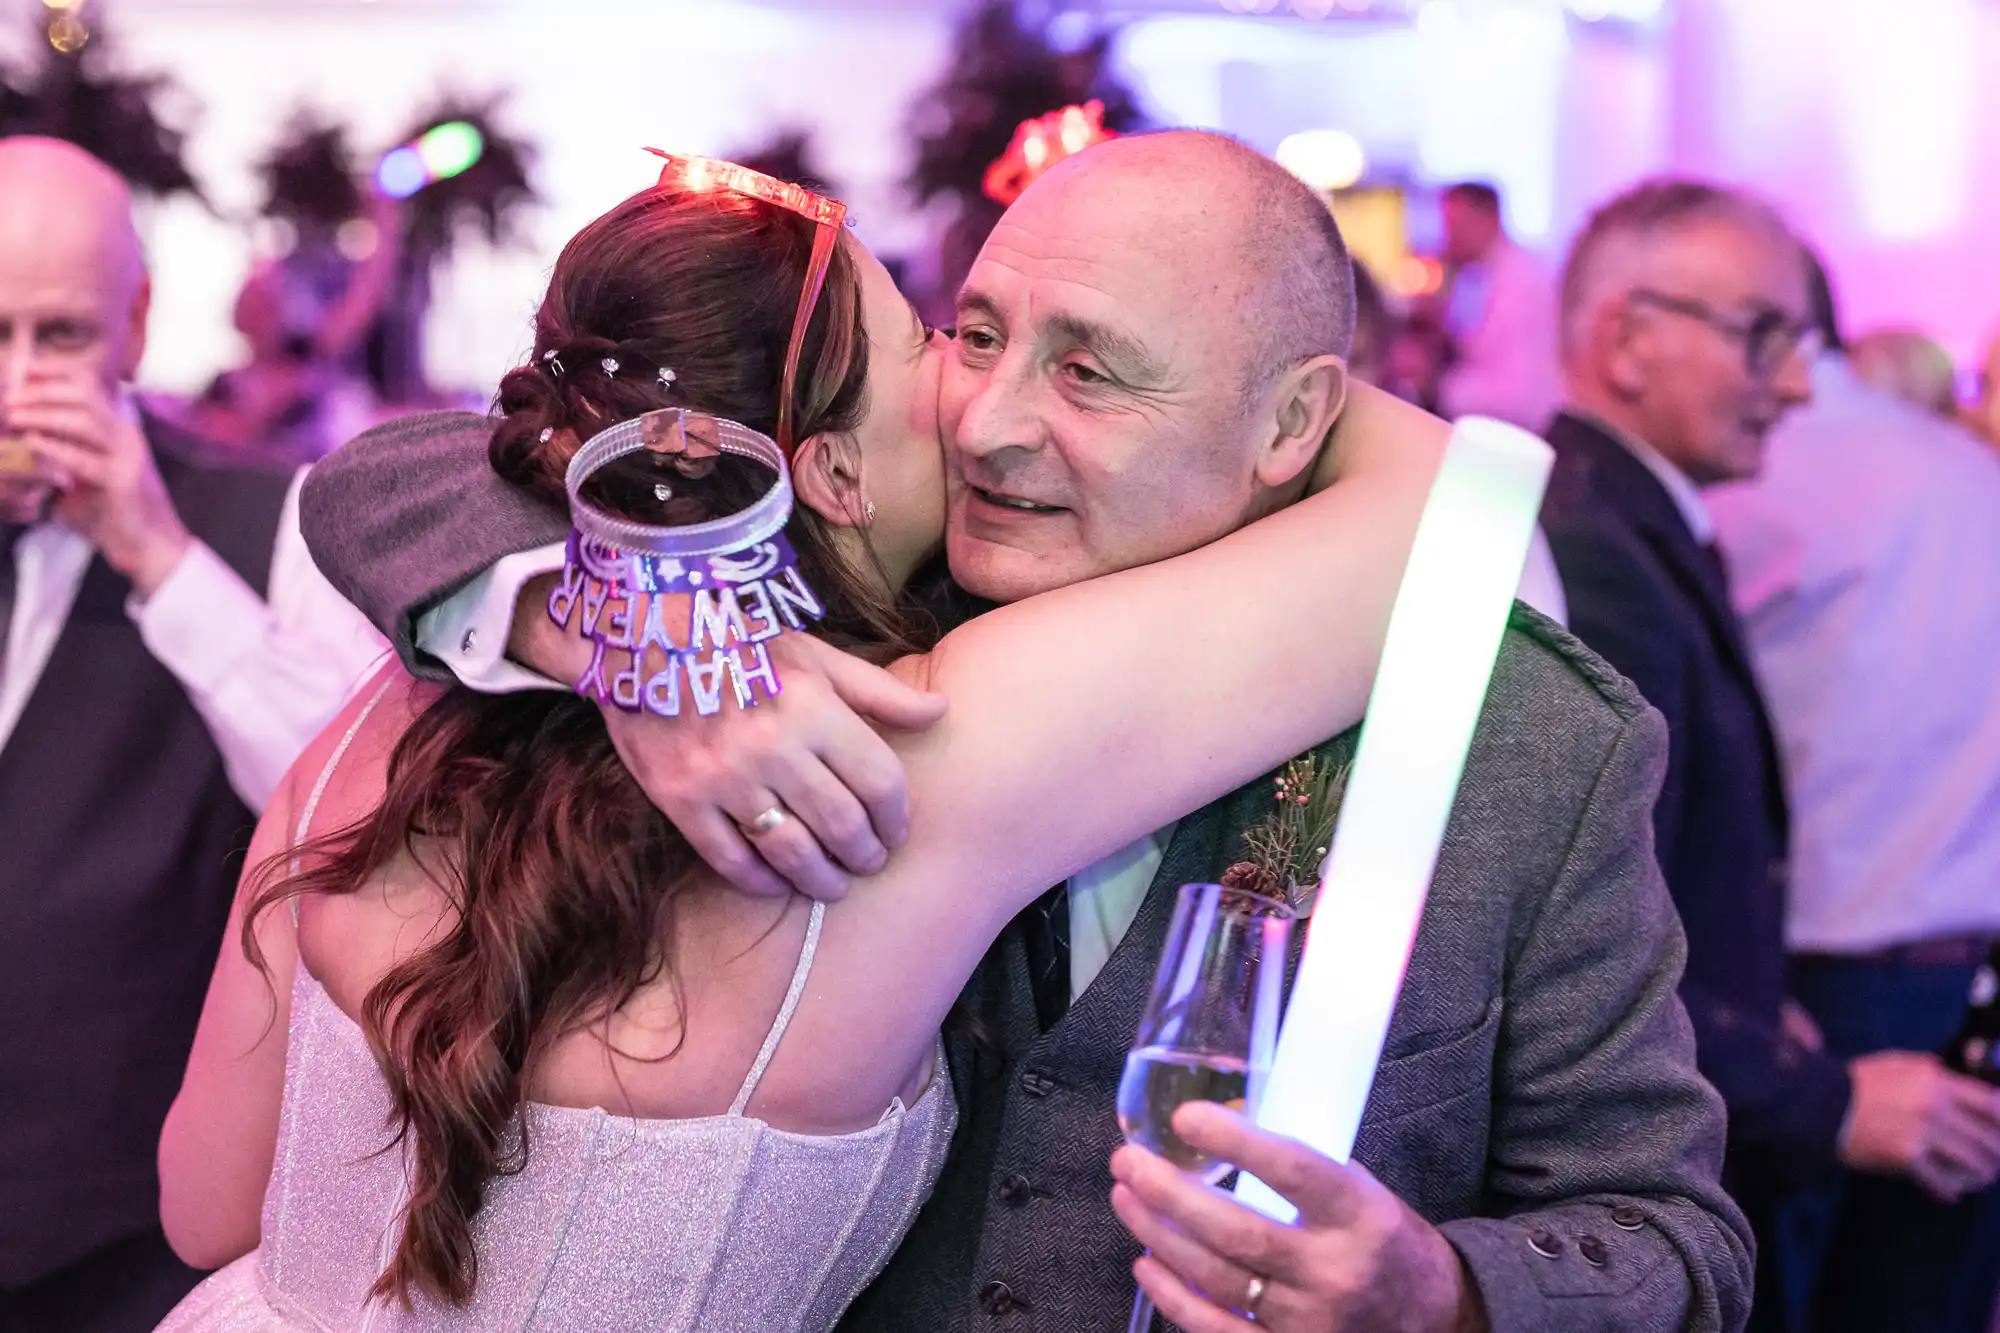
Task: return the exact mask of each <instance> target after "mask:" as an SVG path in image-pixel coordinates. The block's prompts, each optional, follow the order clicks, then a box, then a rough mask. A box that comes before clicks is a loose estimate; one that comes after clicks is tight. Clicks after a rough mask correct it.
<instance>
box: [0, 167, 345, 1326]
mask: <svg viewBox="0 0 2000 1333" xmlns="http://www.w3.org/2000/svg"><path fill="white" fill-rule="evenodd" d="M150 292H151V287H150V281H149V279H148V276H147V273H146V269H145V264H144V260H143V257H142V256H141V253H140V248H139V239H138V236H137V234H136V232H135V231H134V229H133V225H132V213H131V200H130V197H129V196H128V194H127V192H126V189H125V185H124V183H123V182H122V181H121V180H119V178H118V177H117V176H116V175H115V174H114V173H113V172H112V171H111V170H110V169H109V168H108V167H106V166H104V165H103V164H102V163H100V162H99V161H97V160H96V159H95V158H93V157H91V156H89V155H88V154H86V153H84V152H83V151H82V150H80V149H77V148H74V147H72V146H70V145H68V144H64V143H58V142H56V141H53V140H47V139H33V138H12V139H4V140H0V366H4V367H5V369H6V377H5V380H4V386H5V399H4V401H0V412H4V416H0V438H4V439H5V440H6V441H7V446H6V449H5V450H4V453H3V454H0V848H4V849H5V853H4V855H0V940H4V941H5V942H6V962H5V965H4V966H0V1015H4V1018H0V1126H4V1132H0V1329H5V1330H7V1331H8V1333H15V1331H16V1330H20V1331H21V1333H43V1331H44V1330H47V1331H48V1333H55V1331H56V1330H61V1331H62V1333H125V1331H126V1330H132V1331H134V1333H137V1331H138V1330H145V1329H150V1328H152V1327H153V1325H154V1324H155V1323H156V1322H158V1320H159V1319H160V1318H161V1317H162V1316H163V1315H164V1314H165V1313H166V1312H167V1311H168V1310H169V1309H171V1308H172V1307H173V1305H174V1303H175V1302H176V1301H177V1300H179V1299H180V1297H181V1296H182V1295H183V1294H184V1293H185V1292H186V1291H187V1290H188V1288H189V1287H191V1286H192V1285H193V1284H194V1282H195V1280H196V1279H197V1278H198V1277H199V1276H200V1274H198V1273H196V1272H195V1271H194V1270H192V1269H189V1268H187V1267H185V1266H183V1265H182V1264H181V1263H180V1262H179V1261H178V1260H177V1259H176V1258H175V1257H174V1255H173V1254H172V1252H171V1251H170V1250H169V1249H168V1248H167V1243H166V1238H165V1237H164V1236H163V1235H162V1234H161V1231H160V1224H159V1187H158V1183H157V1178H156V1175H155V1170H154V1161H153V1158H154V1150H155V1148H156V1146H157V1144H158V1140H159V1132H160V1125H161V1122H162V1121H163V1120H164V1119H165V1116H166V1112H167V1107H168V1105H169V1104H170V1103H171V1102H172V1100H173V1097H174V1093H175V1091H176V1090H177V1089H178V1087H179V1086H180V1077H181V1070H182V1067H183V1066H184V1065H185V1063H186V1060H187V1052H188V1047H189V1045H190V1043H191V1041H192V1039H193V1036H194V1026H195V1020H196V1018H197V1017H198V1015H199V1013H200V1010H201V1003H202V995H203V992H204V991H205V989H206V987H207V982H208V976H209V973H210V971H211V970H212V968H213V965H214V961H215V953H216V949H217V946H218V945H219V943H220V942H221V937H222V930H223V923H224V921H225V919H226V918H227V916H228V912H229V904H230V900H231V897H232V896H233V892H234V889H235V884H236V877H237V872H238V870H239V868H240V865H241V856H242V851H243V849H244V848H245V847H246V846H247V845H248V840H249V835H250V831H251V827H252V825H253V823H254V822H255V816H254V815H253V813H252V812H253V811H254V810H255V809H257V808H258V807H260V806H261V805H262V804H263V802H264V800H265V799H266V798H267V797H268V796H269V794H270V793H271V791H272V790H273V789H274V788H275V787H276V785H277V783H278V780H279V778H280V777H282V776H283V774H284V772H285V770H286V769H287V768H288V767H290V765H291V763H292V760H293V759H294V758H295V757H296V756H297V754H298V753H299V751H300V750H301V749H303V748H304V746H305V744H306V742H307V741H308V740H310V739H311V738H312V737H313V736H314V735H315V734H317V732H318V731H319V730H320V728H321V727H323V726H324V725H325V724H326V723H327V721H328V720H330V719H331V718H332V717H333V715H334V713H335V712H336V711H337V709H338V707H339V705H340V703H341V701H342V699H343V698H344V697H345V695H346V693H347V692H348V691H349V690H350V689H351V688H352V687H353V685H355V684H356V683H358V681H359V679H360V675H361V673H362V672H363V671H364V670H365V669H366V667H367V665H368V663H369V662H370V661H371V660H372V659H373V658H374V656H375V655H376V653H377V651H378V648H377V645H378V644H379V642H380V641H379V640H378V639H376V638H375V636H374V634H373V632H372V631H371V630H369V629H367V627H366V626H365V624H363V623H362V622H361V621H360V619H359V617H358V615H357V613H356V612H354V611H353V610H352V608H350V607H348V606H347V605H346V603H344V602H343V601H341V600H340V598H339V596H338V595H337V594H335V593H334V592H333V590H332V589H331V588H330V587H328V586H327V585H326V583H325V581H324V580H323V579H321V578H320V577H319V573H318V570H317V569H315V568H314V566H313V565H312V562H311V560H310V558H309V557H308V556H307V554H306V552H305V548H304V545H303V542H302V541H301V539H300V538H299V535H298V517H297V497H296V483H295V482H293V481H292V480H290V479H288V478H287V477H286V476H284V475H281V474H264V473H253V472H239V471H224V470H219V469H215V468H212V467H207V466H203V465H202V464H201V463H200V462H199V461H197V459H196V457H195V455H196V454H198V452H199V446H198V445H197V443H196V442H195V441H194V440H193V439H192V438H190V437H187V436H185V435H183V434H181V433H180V432H177V431H175V430H173V429H172V428H170V427H167V426H165V425H163V424H162V423H160V422H158V421H155V420H152V419H150V418H148V417H146V416H144V415H143V414H141V413H140V412H139V411H138V409H137V408H136V407H135V406H134V405H133V402H132V399H131V397H130V396H129V394H128V392H127V391H126V388H125V386H126V385H127V384H128V383H129V382H130V381H131V379H132V377H133V375H134V374H135V373H136V371H137V369H138V365H139V360H140V357H141V355H142V353H143V352H144V349H145V341H146V314H147V309H148V305H149V300H150Z"/></svg>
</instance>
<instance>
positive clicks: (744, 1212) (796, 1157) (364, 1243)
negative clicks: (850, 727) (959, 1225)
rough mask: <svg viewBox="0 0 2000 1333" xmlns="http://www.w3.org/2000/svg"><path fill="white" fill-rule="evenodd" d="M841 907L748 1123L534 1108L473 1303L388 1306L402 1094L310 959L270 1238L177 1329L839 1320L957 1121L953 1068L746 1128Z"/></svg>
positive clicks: (595, 1326) (768, 1047)
mask: <svg viewBox="0 0 2000 1333" xmlns="http://www.w3.org/2000/svg"><path fill="white" fill-rule="evenodd" d="M371 707H372V705H371ZM366 716H367V713H366V711H364V712H363V714H362V717H361V718H360V719H357V721H356V722H355V729H356V730H358V729H359V727H360V725H361V722H362V721H364V720H365V719H366ZM353 734H354V732H353V731H352V730H350V731H349V733H348V739H349V740H351V739H352V737H353ZM346 748H347V746H346V743H345V742H343V743H342V745H341V746H340V749H339V750H336V751H335V753H334V757H333V762H332V763H329V764H328V766H327V774H328V775H330V774H331V773H332V771H333V764H335V763H338V762H339V759H340V756H341V754H342V753H343V752H344V751H345V750H346ZM325 783H326V777H325V776H324V775H323V776H322V778H321V780H320V784H319V790H324V787H325ZM319 790H316V791H315V792H314V793H313V800H312V801H311V802H309V803H308V809H307V812H306V814H305V817H304V818H303V819H302V820H301V821H300V827H301V830H302V833H301V836H303V829H304V828H305V827H306V825H307V824H308V823H309V822H310V820H311V817H312V813H311V808H310V807H311V806H312V805H314V804H316V803H317V801H318V796H319ZM823 913H824V908H823V907H820V906H815V907H814V908H813V912H812V919H811V924H810V925H809V927H808V928H807V931H806V939H805V944H804V947H803V948H802V949H801V950H800V953H799V963H798V967H797V969H796V971H795V972H794V973H793V976H792V984H791V988H790V990H789V991H788V992H787V993H786V996H785V1002H784V1005H783V1007H782V1008H781V1009H780V1010H779V1013H778V1017H777V1020H776V1022H774V1023H773V1024H772V1025H771V1031H770V1034H769V1035H768V1036H767V1037H766V1038H765V1041H764V1046H763V1049H762V1051H761V1052H759V1054H758V1057H757V1060H756V1063H755V1064H754V1065H753V1066H752V1068H751V1070H750V1074H749V1076H748V1077H747V1078H745V1079H744V1081H743V1087H742V1090H741V1091H740V1092H738V1093H737V1096H736V1102H735V1105H733V1106H732V1107H731V1108H730V1110H729V1113H728V1114H727V1115H718V1116H706V1117H703V1118H701V1119H697V1120H634V1119H629V1118H626V1117H623V1116H615V1115H609V1114H607V1113H606V1112H604V1111H602V1110H576V1109H570V1108H564V1107H555V1106H544V1105H539V1104H530V1105H529V1106H527V1107H526V1108H524V1111H523V1119H524V1121H525V1124H526V1128H527V1132H528V1141H529V1144H530V1149H531V1151H530V1153H529V1159H528V1166H527V1169H526V1170H524V1171H522V1172H521V1173H520V1174H519V1175H515V1176H503V1177H496V1178H495V1179H494V1180H493V1181H492V1182H491V1183H490V1184H489V1185H488V1187H487V1192H486V1206H485V1208H484V1209H483V1210H481V1212H480V1214H479V1217H478V1220H477V1222H476V1224H475V1229H474V1236H475V1243H476V1248H477V1254H478V1258H479V1279H478V1285H477V1289H476V1291H475V1292H474V1294H473V1299H472V1301H471V1303H470V1304H469V1305H468V1306H466V1307H465V1308H464V1309H450V1308H447V1307H444V1306H440V1305H435V1304H430V1303H427V1302H425V1301H423V1300H421V1299H419V1300H418V1302H417V1304H416V1308H415V1309H414V1310H412V1311H405V1310H404V1309H403V1308H402V1307H401V1305H400V1304H398V1303H396V1302H394V1301H382V1300H376V1301H373V1302H371V1301H369V1300H368V1299H367V1292H368V1288H369V1286H370V1285H371V1284H372V1283H373V1282H374V1281H375V1278H376V1276H377V1275H378V1274H379V1273H380V1272H381V1271H382V1269H383V1267H384V1266H385V1264H386V1262H387V1260H388V1258H389V1256H390V1255H391V1253H392V1252H393V1250H394V1247H395V1242H396V1239H397V1234H398V1221H397V1219H398V1215H399V1214H400V1212H401V1209H402V1204H403V1197H404V1196H403V1191H404V1187H405V1174H404V1158H403V1156H402V1154H401V1153H400V1152H398V1151H389V1152H383V1151H382V1148H383V1146H384V1144H385V1143H386V1142H387V1141H388V1134H387V1131H386V1130H385V1128H384V1126H385V1125H386V1124H387V1123H388V1116H389V1110H390V1107H389V1095H388V1090H387V1087H386V1086H385V1085H384V1083H383V1081H382V1076H381V1073H380V1072H379V1071H378V1070H377V1069H376V1067H375V1061H374V1058H373V1056H371V1055H370V1053H369V1050H368V1043H367V1041H366V1039H365V1038H364V1037H363V1035H362V1032H361V1029H360V1028H359V1027H358V1026H357V1025H356V1024H355V1022H354V1020H353V1019H351V1018H349V1017H348V1016H347V1015H346V1014H345V1013H343V1012H342V1011H341V1010H340V1009H339V1008H338V1007H337V1006H336V1005H335V1004H334V1003H333V1001H332V1000H331V999H329V998H328V996H327V993H326V991H325V990H324V989H322V988H321V986H320V984H319V983H318V982H317V981H315V980H313V978H312V977H311V976H310V975H309V974H308V973H307V971H306V969H305V967H304V966H303V965H301V966H300V967H299V969H298V976H297V980H296V982H295V984H294V985H293V987H292V1018H291V1032H290V1041H289V1045H288V1047H287V1053H286V1058H285V1100H284V1112H283V1120H282V1121H281V1124H280V1128H279V1131H278V1145H277V1155H276V1158H275V1159H274V1162H273V1165H272V1168H271V1181H270V1184H269V1186H268V1187H267V1188H266V1190H265V1194H264V1218H263V1243H262V1244H261V1245H259V1246H258V1248H257V1249H256V1250H254V1251H252V1252H251V1253H249V1254H246V1255H244V1256H243V1257H242V1258H240V1259H238V1260H237V1261H236V1262H234V1263H232V1264H230V1265H229V1266H228V1267H226V1268H223V1269H221V1270H220V1271H219V1272H217V1273H215V1274H213V1275H212V1276H210V1277H209V1278H208V1280H207V1281H205V1282H203V1283H202V1284H201V1285H200V1286H199V1287H197V1288H195V1290H194V1291H193V1292H191V1293H189V1295H188V1296H187V1298H186V1299H185V1300H183V1301H182V1302H181V1304H180V1305H179V1306H178V1307H176V1308H175V1310H174V1312H173V1313H172V1314H170V1315H168V1316H167V1319H166V1321H165V1322H164V1323H162V1324H161V1325H160V1330H161V1333H280V1331H284V1333H290V1331H291V1330H324V1331H327V1333H333V1331H335V1330H339V1331H342V1333H344V1331H345V1330H398V1331H399V1333H400V1331H402V1330H431V1329H436V1330H452V1333H461V1331H469V1330H479V1333H494V1331H496V1330H512V1329H520V1330H529V1329H533V1330H544V1329H546V1330H556V1329H562V1330H581V1329H591V1330H599V1329H602V1330H613V1329H618V1330H623V1329H633V1330H646V1331H647V1333H677V1331H678V1330H697V1329H699V1330H714V1331H716V1333H722V1331H724V1330H745V1331H746V1333H750V1331H753V1330H754V1333H808V1331H811V1330H823V1329H827V1328H830V1327H831V1326H832V1325H833V1323H834V1321H835V1320H836V1319H838V1318H839V1317H840V1313H841V1311H842V1310H844V1309H845V1308H846V1307H847V1305H848V1303H849V1302H850V1301H852V1300H853V1299H854V1297H855V1296H857V1295H858V1294H860V1292H861V1289H862V1288H863V1287H865V1286H867V1284H868V1283H869V1282H870V1281H871V1280H872V1279H873V1278H874V1276H875V1274H876V1273H878V1272H880V1271H881V1269H882V1267H883V1265H884V1264H886V1263H887V1262H888V1260H889V1256H890V1255H891V1254H893V1253H894V1252H895V1249H896V1246H897V1245H898V1244H899V1243H900V1242H901V1241H902V1238H903V1233H904V1232H906V1231H907V1230H908V1229H909V1227H910V1224H911V1222H912V1221H913V1220H914V1219H915V1218H916V1215H917V1209H918V1208H919V1207H920V1206H921V1205H922V1204H923V1201H924V1199H925V1198H926V1197H927V1196H928V1195H929V1193H930V1189H931V1184H932V1182H933V1181H935V1180H936V1179H937V1175H938V1172H939V1170H940V1169H941V1168H942V1167H943V1164H944V1156H945V1152H946V1149H947V1148H948V1147H949V1146H950V1142H951V1135H952V1130H953V1127H954V1125H955V1123H956V1120H957V1107H956V1105H955V1103H954V1102H953V1100H952V1096H951V1085H950V1082H949V1080H948V1077H947V1075H946V1073H945V1070H944V1067H943V1061H942V1055H941V1054H940V1056H939V1057H938V1059H937V1061H936V1063H935V1065H934V1067H933V1070H932V1076H931V1082H930V1085H929V1087H928V1088H927V1089H926V1091H925V1092H924V1093H923V1094H922V1095H921V1096H919V1097H918V1098H917V1100H916V1104H915V1105H913V1106H910V1107H907V1108H906V1107H905V1106H904V1105H903V1104H902V1102H901V1100H900V1099H898V1100H896V1101H894V1102H892V1103H891V1104H890V1106H889V1109H888V1110H887V1111H885V1112H883V1114H882V1118H881V1120H880V1121H879V1122H878V1123H877V1124H876V1125H874V1126H873V1127H872V1128H870V1129H866V1130H862V1131H860V1132H858V1133H853V1134H843V1135H809V1134H791V1133H786V1132H784V1131H781V1130H776V1129H773V1128H771V1127H770V1126H769V1125H766V1124H764V1123H763V1122H762V1121H760V1120H756V1119H752V1118H751V1117H749V1116H746V1115H744V1114H743V1109H744V1107H745V1106H746V1105H748V1103H749V1101H750V1095H751V1093H752V1092H754V1091H755V1090H756V1087H757V1082H758V1080H759V1079H760V1078H761V1077H762V1076H763V1072H764V1069H765V1066H766V1065H767V1064H768V1063H769V1061H770V1059H771V1056H772V1054H773V1053H774V1052H775V1051H776V1050H777V1048H778V1042H779V1040H780V1038H782V1037H783V1036H784V1032H785V1027H786V1025H787V1024H788V1023H789V1022H790V1021H791V1016H792V1012H793V1010H794V1008H795V1007H796V1006H797V1003H798V999H799V996H800V994H801V992H802V991H803V989H804V986H805V981H806V976H807V974H808V972H809V971H810V970H811V967H812V960H813V951H814V949H815V947H816V946H817V944H818V941H819V931H820V920H821V917H822V915H823Z"/></svg>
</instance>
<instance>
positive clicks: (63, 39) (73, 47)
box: [49, 10, 90, 56]
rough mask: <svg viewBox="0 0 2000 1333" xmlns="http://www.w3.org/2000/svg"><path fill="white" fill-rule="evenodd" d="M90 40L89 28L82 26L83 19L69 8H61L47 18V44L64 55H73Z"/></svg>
mask: <svg viewBox="0 0 2000 1333" xmlns="http://www.w3.org/2000/svg"><path fill="white" fill-rule="evenodd" d="M89 40H90V29H89V28H86V27H84V26H83V20H82V19H80V18H78V17H77V16H76V15H75V14H73V13H71V12H70V11H69V10H63V11H61V12H60V13H58V14H57V15H56V16H55V17H54V18H53V19H51V20H49V45H50V46H53V47H54V48H55V49H56V50H58V51H60V52H62V53H63V54H64V55H66V56H67V55H74V54H76V53H77V52H78V51H81V50H82V49H83V45H84V43H85V42H88V41H89Z"/></svg>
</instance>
